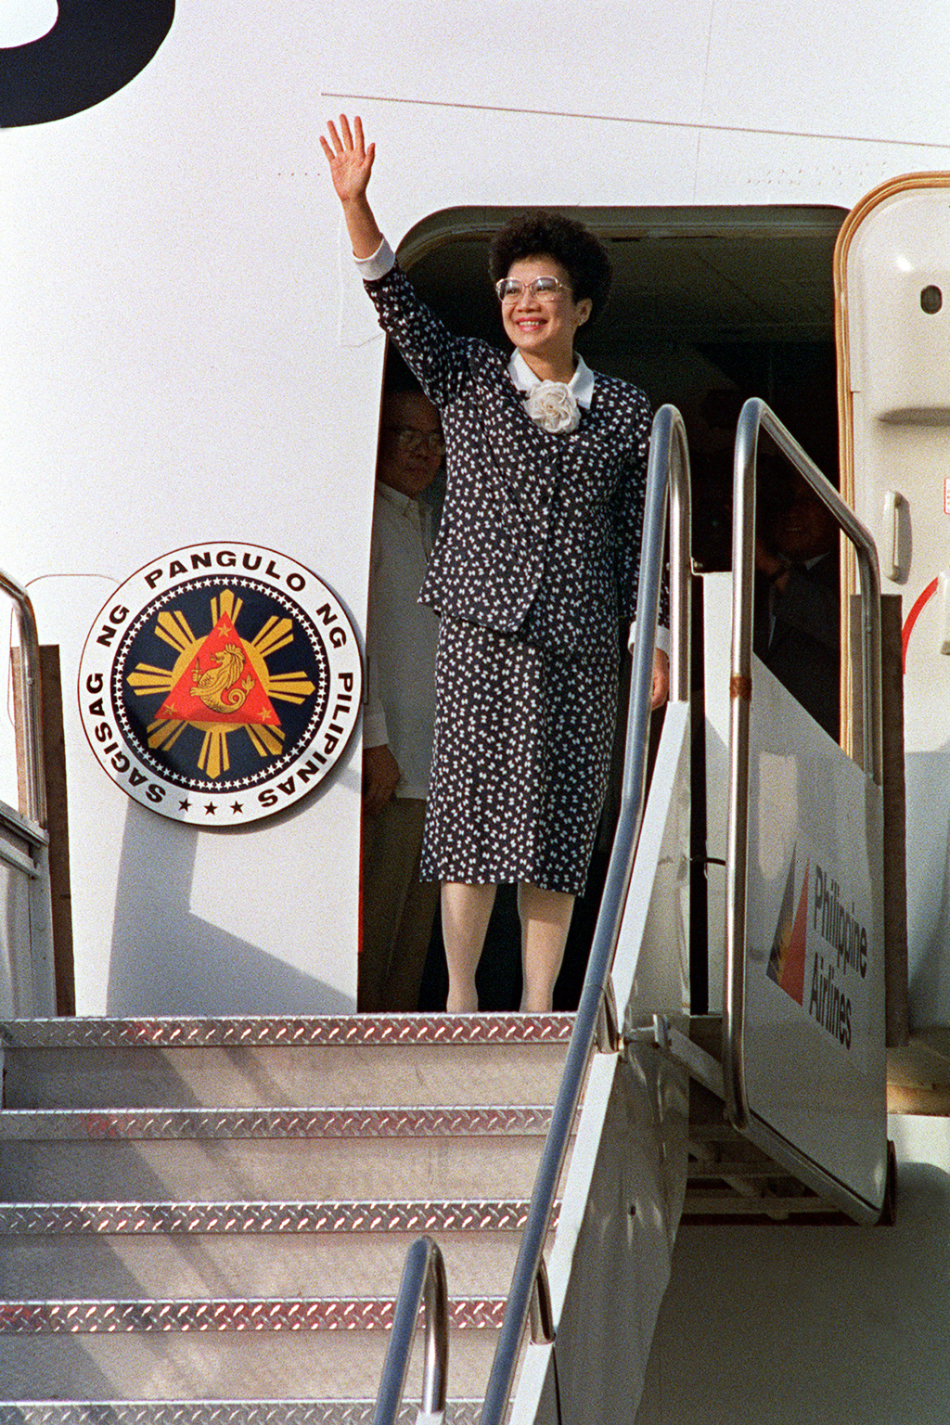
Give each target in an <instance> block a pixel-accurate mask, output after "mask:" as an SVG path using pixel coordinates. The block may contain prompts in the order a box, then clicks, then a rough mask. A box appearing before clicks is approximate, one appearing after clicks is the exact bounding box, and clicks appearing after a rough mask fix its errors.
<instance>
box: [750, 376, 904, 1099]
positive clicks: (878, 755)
mask: <svg viewBox="0 0 950 1425" xmlns="http://www.w3.org/2000/svg"><path fill="white" fill-rule="evenodd" d="M760 430H764V431H765V432H766V433H767V434H768V435H769V436H770V437H771V438H772V440H773V441H774V442H775V444H776V446H777V447H778V449H779V450H780V451H781V452H782V454H783V455H784V456H785V457H786V459H787V460H788V461H789V462H790V463H791V464H792V466H793V467H794V468H795V470H796V471H797V472H798V474H799V475H801V477H802V478H803V479H804V480H805V481H806V482H807V483H808V485H810V486H811V488H812V489H813V490H814V491H815V493H816V494H817V495H818V496H819V498H820V499H821V501H822V502H823V504H825V505H826V506H827V508H828V509H829V510H830V512H831V514H832V515H833V517H834V519H835V521H836V522H837V524H838V526H839V527H840V528H841V529H842V530H843V531H844V533H845V534H846V535H847V537H848V539H849V540H850V541H851V543H852V544H853V545H854V547H855V552H856V554H857V559H858V568H859V571H860V575H861V657H862V665H863V677H862V696H863V704H864V708H863V729H864V748H865V755H864V763H865V770H866V771H867V770H870V775H871V777H872V779H873V780H874V781H875V782H876V783H877V785H878V786H880V785H881V781H882V778H883V767H884V755H883V750H882V749H883V716H882V711H881V576H880V573H879V570H878V561H877V549H876V547H875V544H874V540H873V538H872V536H871V535H870V533H869V532H868V531H867V530H866V529H865V527H864V525H863V524H862V523H861V521H860V520H859V519H858V518H857V516H856V515H855V514H854V512H853V511H852V510H851V509H849V508H848V506H847V505H846V504H845V503H844V501H843V500H842V499H841V496H840V495H839V494H838V492H837V490H836V489H835V488H834V486H833V485H832V484H830V482H829V481H828V480H827V479H826V478H825V476H824V475H823V474H822V473H821V471H820V470H819V468H818V466H817V465H816V464H815V462H814V461H813V460H812V459H811V458H810V457H809V456H808V455H806V453H805V451H804V450H803V449H802V447H801V446H800V445H799V444H798V442H797V441H796V440H795V438H794V436H792V435H790V434H789V432H788V431H787V430H786V429H785V427H784V426H783V425H782V423H781V421H779V419H778V417H777V416H776V415H775V414H774V412H773V411H771V410H770V409H769V407H768V406H767V405H766V404H765V402H764V401H762V400H761V399H759V398H758V397H753V398H752V399H751V400H749V401H746V403H745V405H744V406H743V408H742V412H741V414H740V416H739V424H738V426H737V429H736V450H735V468H734V490H733V527H732V564H733V594H732V597H733V603H732V662H731V668H730V673H731V681H730V703H731V707H730V715H729V761H730V768H729V812H728V824H727V833H726V886H727V888H731V889H730V892H729V894H727V896H726V967H727V969H726V974H725V977H724V981H723V1073H724V1077H725V1085H726V1103H727V1108H728V1110H729V1113H730V1115H732V1116H733V1117H734V1118H735V1119H738V1120H740V1121H741V1120H742V1118H743V1117H744V1108H743V1105H744V1103H745V1074H744V1067H743V1063H742V1053H741V1038H742V1030H743V1019H744V1012H745V1003H744V983H743V979H744V956H743V955H742V954H741V953H740V951H741V948H742V947H744V945H745V937H746V896H747V891H748V885H747V879H748V878H747V860H748V841H749V826H748V802H749V717H750V711H751V698H752V626H753V596H754V584H753V579H754V573H755V472H756V458H757V455H758V442H759V431H760ZM868 750H870V758H869V757H868V755H867V752H868ZM868 761H870V769H868V766H867V763H868Z"/></svg>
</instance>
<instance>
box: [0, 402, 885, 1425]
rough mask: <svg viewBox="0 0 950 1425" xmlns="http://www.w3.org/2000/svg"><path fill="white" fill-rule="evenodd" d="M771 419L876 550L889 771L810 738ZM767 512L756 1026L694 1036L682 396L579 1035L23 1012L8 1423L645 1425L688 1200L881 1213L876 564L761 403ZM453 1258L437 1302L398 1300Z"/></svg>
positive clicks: (644, 590)
mask: <svg viewBox="0 0 950 1425" xmlns="http://www.w3.org/2000/svg"><path fill="white" fill-rule="evenodd" d="M762 425H764V426H765V428H766V429H767V430H768V431H769V433H770V435H771V436H772V438H773V439H774V440H776V442H777V443H778V444H779V445H780V448H782V449H784V450H785V451H786V454H787V455H788V456H789V458H790V459H791V460H793V462H795V463H796V464H797V466H798V468H800V469H804V470H805V473H806V477H807V478H809V479H811V480H812V481H813V483H816V484H817V485H820V489H821V491H822V497H823V498H825V499H826V502H828V503H830V504H832V506H833V508H834V509H835V511H836V513H837V514H838V517H839V520H840V522H841V523H842V525H843V527H845V529H846V530H847V532H848V534H849V536H851V537H852V538H853V539H854V540H855V542H856V544H857V545H858V548H859V564H860V569H861V579H862V595H863V599H864V604H863V607H864V620H863V625H862V628H863V634H862V640H861V641H862V650H863V662H862V668H863V674H862V695H863V699H864V702H863V708H864V715H863V723H862V725H863V727H865V728H867V729H869V731H868V735H867V737H866V739H865V746H866V748H867V749H868V750H867V756H866V758H865V759H864V760H866V761H867V764H868V765H867V770H865V769H864V768H862V767H861V766H859V765H858V764H857V763H856V762H855V761H853V760H852V759H851V758H850V757H847V756H845V754H844V753H843V752H842V751H841V749H840V748H837V747H836V746H835V745H834V744H832V743H831V742H830V739H827V738H825V739H824V743H822V742H821V738H824V734H823V733H821V730H820V729H816V728H815V726H814V725H813V724H811V723H810V720H809V719H807V716H806V715H805V714H804V713H802V714H801V717H802V718H804V719H805V722H804V723H803V724H800V723H799V722H797V721H796V717H797V713H796V712H795V711H794V710H791V709H789V708H788V707H787V705H786V703H785V701H784V700H783V691H784V690H781V689H780V688H778V686H777V685H774V686H773V684H774V680H771V681H770V679H769V676H768V675H767V672H766V671H765V670H762V669H760V668H759V667H758V666H757V665H756V664H755V662H754V660H753V658H752V655H751V650H750V635H749V628H748V623H749V600H750V597H751V596H750V592H749V591H750V588H751V550H752V545H751V533H750V531H751V528H752V524H751V523H750V522H749V521H750V519H753V522H754V497H751V496H750V490H751V486H752V471H753V470H754V465H755V452H756V442H757V439H758V432H759V428H760V426H762ZM668 488H669V489H670V491H671V495H670V505H671V521H670V524H671V530H670V548H671V589H672V591H673V619H672V631H673V653H672V668H673V685H672V701H671V703H670V705H669V707H668V709H667V712H666V716H665V720H664V727H663V733H662V736H661V739H660V744H659V749H658V752H657V755H656V760H655V764H654V767H653V771H652V781H651V789H650V794H649V797H648V798H645V795H644V787H645V785H646V745H647V727H648V723H649V681H650V668H651V665H652V656H653V640H652V635H648V634H647V633H644V632H643V631H644V630H652V628H653V627H654V625H655V621H656V608H657V602H658V594H659V570H660V566H661V562H662V550H663V546H664V524H665V510H666V504H667V498H668ZM737 491H739V494H740V498H739V500H738V501H737V503H738V504H740V505H741V506H743V508H744V510H745V513H744V514H742V513H740V515H739V516H738V522H737V538H736V547H737V560H736V575H735V581H734V583H735V591H734V594H733V610H732V617H731V622H732V626H733V630H734V632H733V639H732V654H731V657H732V664H731V666H730V667H728V668H721V669H719V670H718V673H719V681H720V683H721V684H722V685H723V688H724V691H722V693H721V698H720V702H721V704H722V706H721V708H720V713H719V715H718V716H719V727H720V729H722V720H723V718H725V719H726V720H730V719H731V724H732V725H731V728H730V729H729V730H728V731H727V732H724V733H723V739H724V740H721V746H722V749H723V757H724V758H725V756H726V753H725V748H726V744H727V743H728V758H729V760H730V767H729V770H728V773H727V774H726V775H724V777H723V779H722V785H721V787H720V790H719V796H720V803H719V804H717V803H716V798H715V795H713V796H712V798H711V799H710V807H711V809H712V810H711V813H710V816H711V820H710V830H711V840H712V841H714V840H715V836H716V835H720V834H722V835H725V837H726V844H725V845H724V847H723V852H724V854H723V855H722V857H721V858H718V857H715V856H714V855H713V852H712V850H710V853H709V854H710V859H711V860H716V859H722V860H723V861H724V862H725V867H724V872H723V900H724V903H725V907H726V914H725V917H724V924H723V927H722V935H721V938H722V943H723V956H724V972H723V1013H722V1015H719V1014H715V1015H711V1016H703V1017H701V1018H698V1019H694V1020H691V1018H690V1002H689V920H690V906H689V885H690V864H691V841H690V834H691V831H690V782H691V766H692V763H691V748H692V741H693V728H692V723H691V706H690V686H689V681H690V674H689V670H690V640H689V628H690V623H691V620H690V607H689V599H690V578H689V573H690V566H689V555H688V530H689V502H688V459H687V454H686V443H685V435H684V432H683V427H682V422H681V420H680V419H679V417H678V415H677V414H676V413H675V412H674V411H673V410H672V409H671V408H668V407H667V408H664V409H663V411H661V412H660V413H659V415H658V417H657V423H656V425H655V428H654V439H653V450H652V454H651V476H650V481H649V488H648V496H647V511H646V520H645V529H644V564H643V571H642V573H641V590H640V599H641V602H640V620H639V624H640V628H641V632H642V636H641V638H640V639H639V640H638V643H637V648H636V652H635V662H634V673H633V694H632V698H631V715H630V724H629V729H628V744H627V766H626V770H625V783H624V798H623V807H622V811H621V818H620V825H619V828H618V834H617V842H616V845H615V850H614V854H613V858H612V861H611V866H610V870H609V872H608V878H607V885H606V889H605V892H604V903H603V907H602V911H601V917H600V921H599V923H598V927H597V932H596V934H595V939H594V945H593V948H592V951H591V960H590V966H589V969H588V975H587V980H586V982H585V987H584V990H583V993H582V997H581V1003H580V1006H579V1008H578V1012H577V1015H576V1016H574V1015H548V1016H524V1015H491V1016H487V1015H459V1016H445V1015H439V1016H432V1017H427V1016H401V1017H394V1018H388V1017H383V1016H378V1017H377V1016H363V1017H357V1016H351V1017H336V1018H331V1017H314V1018H296V1019H290V1018H273V1019H269V1018H261V1019H237V1020H198V1019H192V1020H189V1019H153V1020H149V1019H138V1020H108V1019H105V1020H84V1019H57V1018H54V1017H52V1016H51V1015H50V1014H49V1013H48V1012H47V1013H46V1014H45V1017H44V1012H43V1011H42V1009H41V1008H37V1007H36V1004H30V1005H29V1006H28V1008H27V1009H26V1010H25V1011H23V1010H21V1011H20V1017H16V1011H15V1014H14V1017H12V1018H9V1019H8V1020H7V1021H6V1022H5V1023H4V1024H2V1026H0V1036H2V1045H3V1051H2V1052H3V1073H4V1077H3V1101H2V1108H0V1204H2V1205H0V1295H2V1300H0V1382H2V1387H0V1395H2V1401H0V1425H133V1422H134V1425H152V1422H155V1425H232V1422H233V1425H238V1422H240V1425H272V1423H273V1425H285V1423H286V1425H335V1422H348V1425H349V1422H361V1421H364V1420H365V1421H366V1422H369V1421H371V1420H372V1421H376V1422H378V1425H384V1422H385V1421H388V1420H390V1419H394V1418H399V1419H400V1420H405V1421H416V1420H418V1421H419V1422H420V1425H421V1422H426V1423H427V1425H430V1423H431V1425H434V1422H436V1421H439V1420H442V1419H446V1420H448V1421H454V1422H465V1425H467V1422H469V1421H471V1422H472V1425H474V1422H476V1421H481V1422H483V1425H495V1422H500V1421H502V1420H503V1419H508V1420H511V1421H512V1422H514V1425H532V1422H544V1425H548V1422H550V1423H551V1425H555V1422H557V1425H560V1423H561V1422H564V1425H566V1422H568V1421H570V1422H572V1425H588V1422H590V1425H599V1422H607V1421H609V1422H611V1425H622V1422H631V1425H632V1422H633V1420H634V1419H635V1416H636V1404H637V1400H638V1398H639V1393H640V1389H641V1386H642V1381H643V1376H644V1372H645V1370H646V1364H647V1359H648V1356H649V1352H650V1344H651V1340H652V1336H653V1331H654V1327H655V1323H656V1317H657V1312H658V1310H659V1306H660V1302H661V1299H662V1296H663V1292H664V1289H665V1286H666V1283H667V1281H668V1279H669V1274H670V1269H671V1261H672V1249H673V1243H674V1239H675V1234H676V1228H677V1224H678V1221H679V1220H680V1217H681V1214H682V1213H683V1212H684V1210H685V1211H686V1212H687V1213H688V1214H690V1215H691V1216H693V1217H695V1218H697V1219H702V1218H704V1217H706V1216H718V1217H719V1218H721V1217H722V1216H723V1215H724V1214H726V1215H728V1214H730V1213H732V1212H733V1211H742V1212H759V1213H761V1214H762V1215H765V1216H767V1217H772V1218H775V1219H777V1220H793V1221H794V1220H798V1219H800V1218H807V1217H808V1216H809V1215H812V1216H821V1215H827V1214H828V1213H841V1212H844V1213H846V1214H847V1215H848V1216H850V1217H852V1218H855V1219H856V1220H858V1221H864V1222H872V1221H874V1220H875V1219H876V1218H877V1217H878V1215H879V1214H880V1213H881V1211H882V1209H883V1208H884V1206H885V1199H886V1187H887V1171H886V1166H887V1165H886V1156H887V1150H886V1143H885V1140H884V1087H885V1086H884V1047H883V1046H884V1036H883V953H882V948H881V932H880V919H881V917H880V904H879V899H880V897H879V890H880V884H881V876H880V858H881V829H880V822H881V810H880V788H879V781H880V755H879V730H880V711H879V702H880V697H879V687H880V669H879V662H878V661H877V660H878V653H877V649H878V630H877V624H876V621H875V620H876V614H875V606H876V603H877V602H879V591H878V586H877V583H876V566H875V560H874V555H873V545H872V544H871V543H870V541H869V539H868V538H867V537H866V536H865V534H864V532H863V530H862V529H861V528H860V526H858V525H857V522H856V521H854V518H853V516H852V515H850V512H848V511H847V510H845V509H844V507H843V506H840V502H838V501H837V498H836V496H835V495H834V492H833V491H832V490H831V488H830V486H826V484H825V482H823V481H822V477H821V476H820V475H818V474H817V472H815V471H814V468H813V467H811V466H810V462H807V457H804V455H803V453H802V452H800V451H798V449H797V447H794V442H790V439H789V440H787V439H786V437H785V435H784V433H783V432H782V430H781V427H779V426H778V423H777V422H775V421H774V418H772V417H771V415H770V413H768V412H767V410H766V408H764V407H763V406H762V404H761V403H750V406H749V408H747V411H746V412H745V413H744V415H743V423H742V425H741V426H740V449H739V452H738V454H737ZM750 500H751V504H752V510H753V515H750V514H749V505H750ZM725 617H726V619H727V621H728V617H729V616H728V615H726V616H725ZM707 677H708V669H707ZM707 701H709V702H710V706H711V707H712V705H713V704H714V703H715V698H712V699H710V697H709V690H708V689H707ZM799 711H800V710H799ZM806 724H807V725H806ZM789 729H791V736H792V738H793V739H795V740H797V741H793V743H792V749H791V751H790V749H789V746H788V745H787V742H788V737H789ZM710 736H711V739H712V742H713V743H715V737H716V735H715V731H714V733H713V734H709V733H708V731H707V739H709V738H710ZM783 737H784V738H785V745H783V743H782V738H783ZM816 739H817V740H816ZM825 743H827V745H825ZM793 753H794V755H793ZM711 760H712V762H713V763H715V757H713V758H712V759H711ZM799 762H801V768H799ZM845 764H847V765H845ZM819 771H820V772H821V777H820V779H818V780H816V779H817V778H818V772H819ZM832 774H833V780H832V781H830V782H829V781H828V780H827V778H828V776H830V775H832ZM770 779H771V780H770ZM819 781H820V785H821V786H822V787H823V789H824V791H823V799H824V800H823V802H822V804H820V805H818V806H817V807H816V806H814V805H812V802H813V801H814V798H812V799H811V801H810V800H809V796H810V794H809V793H808V788H809V787H812V786H815V785H818V784H819ZM829 799H830V800H829ZM727 803H728V804H727ZM829 805H830V806H831V809H832V812H833V815H831V816H830V817H829V815H828V814H827V813H828V807H829ZM717 808H718V809H717ZM762 808H766V809H767V810H768V811H769V813H770V814H769V816H768V817H767V818H766V817H765V816H763V814H762ZM750 809H751V814H750ZM720 811H721V818H720V817H719V812H720ZM11 815H12V816H13V817H14V818H17V817H19V819H20V821H22V820H23V818H22V816H20V815H19V814H18V813H12V814H11ZM27 821H28V822H30V824H31V825H32V818H27ZM713 821H715V826H716V830H715V835H713V834H712V830H713ZM37 823H38V827H37V829H38V831H39V832H41V831H42V827H41V818H37ZM841 826H845V827H846V828H847V832H848V835H847V837H846V838H845V840H846V846H845V847H844V849H842V847H841V846H839V845H838V844H837V840H836V828H839V827H841ZM763 838H765V839H764V840H763ZM766 852H767V854H766ZM815 865H820V866H821V867H822V875H823V877H828V876H833V878H834V881H835V884H836V885H837V886H838V887H839V888H846V889H847V897H848V907H849V910H848V914H849V915H850V916H851V918H852V920H853V921H854V922H855V923H857V924H858V925H859V943H861V942H860V930H861V929H863V930H864V932H865V939H864V942H863V944H864V948H865V952H866V953H865V955H864V959H863V961H862V963H863V966H864V970H863V972H862V971H861V970H860V969H855V966H854V964H852V963H851V962H848V963H847V964H845V963H844V962H839V963H838V964H837V965H836V969H835V974H836V976H837V978H836V987H837V989H838V991H839V997H840V994H841V993H842V992H843V991H847V994H848V1004H849V1010H848V1016H849V1017H848V1021H847V1023H848V1036H849V1043H848V1044H847V1045H845V1043H844V1035H843V1030H842V1029H841V1026H842V1025H843V1024H844V1022H845V1020H844V1018H843V1015H844V1011H843V1010H841V1012H840V1014H839V1011H838V1010H837V1009H835V1011H834V1016H832V1011H831V1009H830V1008H829V1009H827V1011H826V1008H825V1001H824V1000H822V1002H821V1006H820V1013H819V1014H818V1015H816V1014H815V1013H814V1012H812V1011H813V1010H814V1006H811V1009H810V1008H809V1005H808V1003H807V1002H806V1001H807V998H808V997H807V995H804V993H803V991H802V988H801V981H802V977H803V976H807V975H808V974H813V975H814V976H816V977H818V976H819V975H820V974H822V973H824V963H825V960H828V964H829V971H830V968H831V963H830V958H829V957H832V958H833V952H832V950H830V949H829V948H828V945H827V944H823V945H819V944H818V942H817V941H816V938H815V936H816V933H817V932H815V931H813V930H809V929H808V927H807V925H806V924H805V921H806V919H807V917H806V916H805V914H804V912H802V911H801V907H802V906H803V905H806V906H807V904H809V902H808V894H809V893H808V892H807V891H806V889H804V888H805V887H806V886H808V885H809V884H811V883H809V881H808V875H809V870H808V869H807V868H811V867H813V866H815ZM796 867H797V870H796ZM803 877H804V879H803ZM842 894H843V893H842ZM789 905H790V906H791V908H792V909H791V914H789V912H788V907H789ZM38 914H40V913H38ZM41 918H42V916H41V914H40V919H41ZM713 919H715V906H714V915H713ZM829 944H830V942H829ZM823 957H824V958H823ZM849 976H850V978H849ZM796 977H797V978H796ZM833 978H834V976H831V975H830V974H825V980H824V981H822V982H823V983H826V984H827V985H828V986H829V992H830V985H831V980H832V979H833ZM816 983H817V979H816ZM20 1003H23V1001H22V1000H21V1001H20ZM828 1003H829V1004H830V1003H831V1001H830V1000H829V1001H828ZM835 1003H836V1004H837V1001H836V1002H835ZM684 1204H685V1209H684ZM420 1238H424V1239H428V1240H427V1243H426V1256H425V1259H424V1261H425V1267H424V1273H423V1275H424V1280H423V1275H418V1272H417V1277H416V1279H415V1285H414V1286H412V1287H404V1290H403V1292H402V1294H400V1280H401V1279H402V1278H403V1265H404V1263H405V1262H406V1259H407V1252H410V1249H411V1252H415V1247H414V1245H413V1244H416V1243H417V1242H418V1240H419V1239H420ZM433 1241H434V1242H435V1243H436V1244H437V1249H436V1248H433V1247H431V1246H430V1245H429V1244H430V1243H431V1242H433ZM421 1260H422V1259H421V1258H419V1257H418V1254H416V1256H415V1257H413V1256H412V1255H411V1253H410V1261H411V1262H418V1261H421ZM442 1263H444V1267H445V1271H446V1273H447V1293H446V1294H445V1295H444V1296H443V1292H442V1289H441V1275H440V1267H441V1264H442ZM412 1270H413V1271H417V1268H416V1266H413V1268H412ZM407 1280H408V1276H407ZM423 1291H424V1292H425V1297H426V1312H425V1317H426V1333H425V1336H423V1334H422V1332H421V1331H420V1330H416V1329H415V1328H416V1324H417V1308H418V1301H419V1296H420V1295H421V1294H422V1293H423ZM407 1321H408V1326H407ZM400 1342H404V1343H405V1347H406V1351H407V1352H408V1355H406V1354H400V1350H399V1349H398V1347H399V1343H400ZM390 1346H392V1347H393V1349H388V1348H389V1347H390ZM404 1382H405V1388H404ZM446 1387H447V1392H446ZM400 1402H402V1403H401V1404H400Z"/></svg>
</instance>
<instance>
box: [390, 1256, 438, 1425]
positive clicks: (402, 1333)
mask: <svg viewBox="0 0 950 1425" xmlns="http://www.w3.org/2000/svg"><path fill="white" fill-rule="evenodd" d="M423 1301H424V1302H425V1352H424V1358H423V1371H422V1404H421V1409H420V1410H419V1411H418V1413H417V1415H416V1425H442V1421H443V1420H444V1418H445V1401H446V1393H447V1390H448V1355H449V1325H448V1321H449V1309H448V1289H447V1284H446V1276H445V1262H444V1261H443V1259H442V1253H441V1251H440V1250H439V1248H438V1246H437V1244H436V1243H435V1242H433V1240H432V1238H431V1237H419V1238H417V1240H416V1241H415V1242H413V1244H412V1246H411V1247H410V1248H409V1251H408V1252H407V1253H406V1265H405V1267H404V1268H403V1274H402V1281H401V1282H400V1284H399V1295H398V1297H397V1298H396V1307H395V1311H394V1313H393V1328H392V1334H391V1335H390V1338H389V1346H388V1348H387V1351H386V1360H385V1361H384V1363H383V1374H382V1379H381V1380H380V1386H379V1395H378V1396H377V1399H376V1413H375V1414H374V1416H373V1425H395V1421H396V1418H397V1416H398V1414H399V1408H400V1406H401V1405H402V1396H403V1391H404V1390H405V1385H406V1373H407V1371H408V1369H409V1357H410V1354H411V1352H412V1342H413V1338H414V1336H415V1333H416V1321H417V1319H418V1316H419V1307H420V1305H421V1304H422V1302H423Z"/></svg>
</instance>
